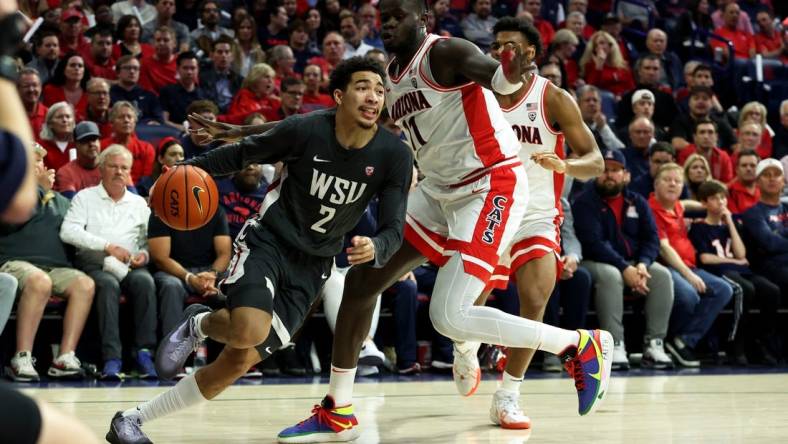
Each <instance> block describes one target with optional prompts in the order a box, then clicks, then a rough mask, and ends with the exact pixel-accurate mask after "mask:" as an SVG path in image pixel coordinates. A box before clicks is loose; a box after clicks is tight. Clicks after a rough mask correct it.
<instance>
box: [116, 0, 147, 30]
mask: <svg viewBox="0 0 788 444" xmlns="http://www.w3.org/2000/svg"><path fill="white" fill-rule="evenodd" d="M134 8H137V11H139V15H140V21H141V22H142V23H141V24H142V25H143V26H145V25H146V24H148V23H150V22H152V21H153V20H154V19H156V8H154V7H153V6H152V5H151V4H149V3H148V2H146V1H145V0H123V1H120V2H115V3H113V4H112V6H111V7H110V9H111V10H112V18H113V19H114V20H115V23H117V22H118V20H120V18H121V17H123V16H124V15H136V13H135V12H134Z"/></svg>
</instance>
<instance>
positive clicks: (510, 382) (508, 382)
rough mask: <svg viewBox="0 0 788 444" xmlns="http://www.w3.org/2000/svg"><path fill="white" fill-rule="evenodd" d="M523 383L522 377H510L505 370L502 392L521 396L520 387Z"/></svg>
mask: <svg viewBox="0 0 788 444" xmlns="http://www.w3.org/2000/svg"><path fill="white" fill-rule="evenodd" d="M522 383H523V378H522V376H521V377H519V378H517V377H515V376H512V375H510V374H509V373H508V372H507V371H505V370H504V372H503V378H502V379H501V388H500V390H506V391H508V392H514V393H517V394H518V395H519V394H520V385H521V384H522Z"/></svg>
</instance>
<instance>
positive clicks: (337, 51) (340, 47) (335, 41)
mask: <svg viewBox="0 0 788 444" xmlns="http://www.w3.org/2000/svg"><path fill="white" fill-rule="evenodd" d="M346 49H347V47H346V46H345V39H344V38H343V37H342V35H341V34H340V33H338V32H336V31H329V32H327V33H326V36H325V37H323V53H322V56H320V57H313V58H311V59H309V63H310V64H311V63H314V64H318V65H320V67H321V68H322V70H323V83H322V85H321V86H322V87H327V86H328V77H329V76H330V75H331V73H332V72H333V71H334V67H335V66H337V65H338V64H339V62H341V61H342V59H343V58H344V55H345V51H346Z"/></svg>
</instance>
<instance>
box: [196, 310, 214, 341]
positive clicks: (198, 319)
mask: <svg viewBox="0 0 788 444" xmlns="http://www.w3.org/2000/svg"><path fill="white" fill-rule="evenodd" d="M211 313H213V312H211V311H206V312H205V313H200V314H197V315H195V316H194V322H195V325H196V328H195V330H196V332H197V336H199V337H200V339H202V340H205V339H206V338H207V337H208V335H206V334H205V332H204V331H203V330H202V320H203V319H204V318H205V317H206V316H208V315H209V314H211Z"/></svg>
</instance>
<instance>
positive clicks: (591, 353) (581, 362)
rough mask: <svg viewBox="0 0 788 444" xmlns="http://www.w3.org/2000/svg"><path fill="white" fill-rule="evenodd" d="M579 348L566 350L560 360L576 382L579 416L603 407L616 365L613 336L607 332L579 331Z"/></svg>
mask: <svg viewBox="0 0 788 444" xmlns="http://www.w3.org/2000/svg"><path fill="white" fill-rule="evenodd" d="M577 332H578V333H580V341H579V343H578V345H577V346H571V347H567V349H566V350H564V351H563V352H561V354H560V355H559V357H560V358H561V361H562V362H563V363H564V367H565V368H566V371H567V372H569V374H570V375H572V377H573V378H574V380H575V389H577V398H578V401H579V406H578V409H577V411H578V413H580V414H581V415H587V414H589V413H591V412H593V411H594V410H596V409H597V407H599V405H600V404H602V400H603V399H604V397H605V394H607V385H608V383H610V369H611V367H612V365H613V335H611V334H610V333H608V332H606V331H604V330H578V331H577Z"/></svg>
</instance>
